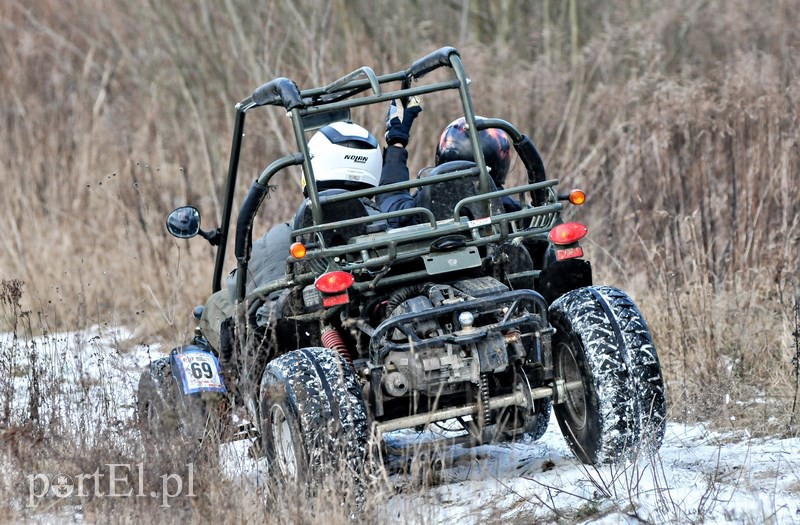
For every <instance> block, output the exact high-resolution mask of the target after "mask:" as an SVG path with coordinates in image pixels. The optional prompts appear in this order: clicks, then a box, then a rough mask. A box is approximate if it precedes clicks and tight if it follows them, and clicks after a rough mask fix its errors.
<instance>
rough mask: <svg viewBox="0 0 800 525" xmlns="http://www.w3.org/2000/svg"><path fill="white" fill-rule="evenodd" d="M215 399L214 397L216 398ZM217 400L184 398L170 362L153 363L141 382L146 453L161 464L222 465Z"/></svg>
mask: <svg viewBox="0 0 800 525" xmlns="http://www.w3.org/2000/svg"><path fill="white" fill-rule="evenodd" d="M212 397H213V396H212ZM218 405H219V402H218V400H216V398H213V399H208V398H205V399H204V398H203V397H202V396H201V394H191V395H188V396H185V395H183V392H182V391H181V387H180V385H179V384H178V381H177V380H176V379H175V378H174V377H173V375H172V367H171V366H170V358H169V357H163V358H161V359H157V360H155V361H153V362H151V363H150V366H149V367H148V368H147V369H146V370H145V371H144V372H142V375H141V377H140V378H139V388H138V400H137V420H138V425H139V433H140V436H141V438H142V443H143V445H144V448H145V453H146V454H147V455H148V456H150V457H155V458H158V459H159V460H162V461H164V460H174V461H178V462H183V463H195V462H197V464H198V465H203V466H216V465H218V464H219V432H220V418H219V414H218V413H217V410H216V408H215V407H217V406H218Z"/></svg>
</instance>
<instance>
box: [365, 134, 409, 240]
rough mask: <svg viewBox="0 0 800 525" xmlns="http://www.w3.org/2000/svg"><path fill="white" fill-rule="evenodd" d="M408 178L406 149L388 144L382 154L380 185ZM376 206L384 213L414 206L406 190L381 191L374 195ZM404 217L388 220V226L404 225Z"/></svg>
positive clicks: (405, 222)
mask: <svg viewBox="0 0 800 525" xmlns="http://www.w3.org/2000/svg"><path fill="white" fill-rule="evenodd" d="M408 179H409V173H408V150H407V149H406V148H404V147H402V146H400V145H394V146H389V147H388V148H386V151H385V153H384V156H383V170H382V171H381V181H380V185H381V186H385V185H387V184H393V183H395V182H405V181H407V180H408ZM375 202H376V203H377V204H378V208H380V210H381V211H382V212H384V213H388V212H391V211H398V210H405V209H407V208H413V207H414V199H413V197H411V194H410V193H409V192H408V190H398V191H393V192H390V193H381V194H380V195H377V196H375ZM403 219H406V218H405V217H398V218H394V219H390V220H389V226H391V227H392V228H397V227H399V226H405V225H406V224H407V221H405V220H403Z"/></svg>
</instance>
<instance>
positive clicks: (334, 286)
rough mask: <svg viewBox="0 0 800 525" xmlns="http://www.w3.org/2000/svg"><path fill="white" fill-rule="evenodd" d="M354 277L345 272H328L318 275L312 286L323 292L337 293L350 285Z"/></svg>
mask: <svg viewBox="0 0 800 525" xmlns="http://www.w3.org/2000/svg"><path fill="white" fill-rule="evenodd" d="M354 282H355V279H354V278H353V276H352V275H350V274H349V273H347V272H328V273H326V274H323V275H320V276H319V278H318V279H317V281H316V282H315V283H314V287H315V288H316V289H317V290H319V291H320V292H322V293H324V294H338V293H341V292H343V291H345V290H347V289H348V288H350V287H351V286H353V283H354Z"/></svg>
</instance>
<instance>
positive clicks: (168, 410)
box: [139, 47, 666, 481]
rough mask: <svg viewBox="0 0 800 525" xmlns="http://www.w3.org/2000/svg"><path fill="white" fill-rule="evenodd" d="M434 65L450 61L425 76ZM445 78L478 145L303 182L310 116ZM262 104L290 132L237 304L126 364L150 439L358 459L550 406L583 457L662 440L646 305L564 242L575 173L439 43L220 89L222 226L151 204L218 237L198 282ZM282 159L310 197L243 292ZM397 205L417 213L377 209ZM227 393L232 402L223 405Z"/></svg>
mask: <svg viewBox="0 0 800 525" xmlns="http://www.w3.org/2000/svg"><path fill="white" fill-rule="evenodd" d="M440 68H441V69H443V70H444V71H450V72H452V74H450V75H447V76H448V77H449V78H447V79H445V80H442V81H435V82H434V81H430V80H428V81H427V82H423V81H422V79H423V77H425V76H426V75H427V74H429V73H431V72H432V71H434V70H436V69H440ZM436 76H444V75H442V73H438V74H437V75H436ZM428 78H431V77H428ZM390 87H391V88H392V89H391V90H387V88H390ZM447 90H452V91H453V92H455V93H457V94H458V96H459V98H460V103H461V107H462V109H463V115H464V117H465V119H466V122H467V124H468V130H469V134H470V140H471V142H472V144H473V146H475V147H474V148H473V151H476V152H478V154H477V155H476V157H475V159H474V163H472V162H455V163H445V164H442V165H440V166H437V167H436V168H435V169H433V170H432V171H431V172H430V173H427V176H425V177H423V178H417V179H414V180H410V181H408V182H401V183H394V184H391V185H386V186H379V187H377V188H370V189H364V190H358V191H349V192H347V191H342V190H325V191H317V189H316V187H315V184H314V177H313V172H312V168H311V163H310V161H309V153H308V144H307V133H308V132H309V131H311V130H314V129H316V128H319V127H320V126H322V125H324V124H326V123H331V122H335V121H337V120H344V119H347V118H348V116H349V114H350V109H351V108H355V107H358V106H364V105H368V104H386V103H388V102H389V101H392V100H400V101H403V100H407V99H408V97H411V96H419V95H425V94H430V93H433V92H438V91H447ZM261 106H278V107H279V108H282V109H283V110H285V111H286V112H288V116H289V118H290V121H291V125H292V128H293V132H294V139H295V141H296V145H297V150H296V151H293V152H290V153H289V154H288V155H287V156H285V157H283V158H280V159H278V160H275V161H274V162H272V164H270V165H269V166H268V167H267V168H266V169H265V170H264V171H263V173H261V175H260V176H259V177H258V179H257V180H256V181H255V182H254V183H253V185H252V187H251V188H250V190H249V192H248V193H247V195H246V197H245V198H244V200H243V202H242V204H241V207H240V209H239V211H238V215H237V216H236V229H235V230H234V232H235V256H236V260H237V273H236V275H237V282H236V290H235V294H234V297H231V301H232V304H233V305H235V306H234V307H232V309H231V314H232V315H231V318H230V319H229V320H228V321H227V322H224V323H222V327H223V333H222V336H221V337H220V334H210V333H203V330H201V329H199V328H198V330H197V333H196V336H195V337H194V339H193V340H192V341H191V342H190V343H189V344H187V345H185V346H183V347H180V348H176V349H175V350H173V351H172V353H171V355H170V356H169V357H167V358H164V359H161V360H158V361H155V362H153V363H152V364H151V366H150V368H149V369H148V370H146V371H145V372H144V373H143V375H142V378H141V382H140V386H139V416H140V422H141V426H142V431H143V436H144V438H145V439H146V440H147V441H148V442H149V443H150V444H151V445H156V446H157V440H159V439H167V438H169V439H174V440H178V442H179V443H180V444H181V445H182V446H183V447H184V448H185V450H202V449H203V448H204V447H205V448H206V450H209V449H210V450H211V451H212V452H211V455H213V454H214V447H216V446H218V443H219V442H220V441H226V440H232V439H238V438H243V437H250V438H255V444H256V446H254V447H253V449H252V450H253V454H255V455H261V456H265V457H266V458H267V459H268V461H269V464H270V472H271V473H273V474H274V476H275V477H276V478H282V479H286V478H288V479H295V480H298V481H300V480H304V479H308V478H309V477H310V476H311V475H313V474H314V473H316V472H319V471H320V469H322V467H323V466H324V465H325V464H332V463H333V462H334V460H337V459H343V460H345V463H343V464H345V465H347V466H348V468H350V469H352V472H356V473H357V472H359V471H360V469H361V465H362V464H363V462H364V460H365V457H366V455H367V452H368V450H369V448H370V446H369V444H370V443H372V444H377V446H378V447H384V450H385V447H387V446H388V445H387V441H386V440H385V439H382V438H383V437H384V436H385V435H387V433H390V432H393V431H398V430H400V429H423V428H426V427H428V426H429V425H433V424H441V423H442V422H445V421H447V422H448V426H447V428H449V429H451V430H452V429H453V428H454V425H455V427H456V428H458V429H460V430H461V433H460V434H455V435H454V434H453V433H452V432H451V433H446V432H445V433H442V435H443V436H448V437H446V439H449V440H450V441H460V442H466V443H469V444H479V443H487V442H491V441H497V440H513V439H517V438H519V437H522V436H527V437H528V438H529V439H537V438H539V437H541V436H542V435H543V433H544V432H545V429H546V428H547V426H548V421H549V418H550V412H551V408H552V410H553V411H554V412H555V416H556V418H557V420H558V423H559V425H560V427H561V430H562V432H563V434H564V437H565V438H566V440H567V441H568V443H569V446H570V447H571V449H572V451H573V452H574V453H575V455H576V456H577V457H578V458H579V459H580V460H582V461H583V462H586V463H594V464H600V463H609V462H615V461H617V460H619V459H621V458H624V457H626V456H628V455H629V453H631V452H636V451H638V450H641V448H642V446H645V445H646V446H648V447H657V446H658V445H659V444H660V442H661V440H662V437H663V434H664V428H665V413H666V404H665V394H664V383H663V379H662V374H661V369H660V365H659V360H658V357H657V355H656V349H655V347H654V345H653V340H652V337H651V335H650V332H649V330H648V327H647V324H646V323H645V320H644V318H643V317H642V314H641V313H640V312H639V310H638V308H637V307H636V305H635V304H634V303H633V301H632V300H631V299H630V298H629V297H628V296H627V295H626V294H625V293H624V292H622V291H620V290H617V289H614V288H611V287H607V286H594V285H593V284H592V276H591V266H590V264H589V262H588V261H586V260H584V259H583V258H582V256H583V250H582V248H581V246H580V244H579V241H580V240H581V238H582V237H583V236H584V235H585V234H586V228H585V227H584V226H583V225H582V224H579V223H574V222H567V223H564V222H563V221H562V218H561V213H562V210H563V209H564V207H565V206H567V205H569V204H570V203H571V204H581V203H582V202H583V199H584V195H583V193H582V192H580V191H573V192H570V193H569V194H560V193H558V192H557V191H556V186H557V184H558V181H557V180H554V179H549V180H548V179H547V178H546V176H545V174H544V170H543V166H541V163H540V158H539V156H538V153H536V151H535V148H534V146H533V143H532V142H531V141H530V139H529V138H528V137H527V136H525V135H524V134H522V133H521V132H520V131H518V130H517V128H515V127H514V126H513V125H512V124H510V123H508V122H506V121H504V120H499V119H482V120H479V121H476V118H475V113H474V111H473V105H472V101H471V97H470V91H469V81H468V79H467V76H466V74H465V71H464V68H463V65H462V61H461V58H460V55H459V53H458V52H457V51H456V50H455V49H453V48H450V47H446V48H442V49H439V50H437V51H435V52H434V53H431V54H430V55H428V56H425V57H423V58H422V59H420V60H418V61H416V62H415V63H414V64H412V65H411V67H409V68H408V69H406V70H403V71H399V72H395V73H390V74H385V75H376V74H375V72H374V71H373V70H372V69H370V68H369V67H362V68H360V69H358V70H356V71H353V72H352V73H350V74H347V75H345V76H343V77H342V78H340V79H338V80H336V81H335V82H332V83H331V84H329V85H326V86H323V87H317V88H311V89H303V90H301V89H299V88H298V87H297V85H296V84H295V83H294V82H293V81H291V80H288V79H286V78H277V79H275V80H272V81H270V82H268V83H266V84H264V85H262V86H261V87H259V88H258V89H256V90H255V91H254V92H253V94H252V95H251V96H250V97H247V98H246V99H244V100H243V101H241V102H240V103H239V104H237V105H236V121H235V127H234V135H233V144H232V151H231V158H230V166H229V172H228V179H227V190H226V195H225V200H224V203H225V206H224V213H223V217H222V224H221V226H220V227H219V228H217V229H215V230H211V231H203V230H201V229H200V215H199V212H197V210H196V209H195V208H192V207H182V208H179V209H177V210H175V211H174V212H173V213H172V214H171V215H170V217H169V218H168V220H167V225H168V229H169V230H170V232H171V233H172V234H173V235H175V236H177V237H181V238H188V237H192V236H194V235H196V234H198V233H200V234H201V235H202V236H203V237H205V238H206V239H208V240H210V241H211V242H212V244H214V245H217V246H218V251H217V256H216V267H215V272H214V277H213V290H214V292H217V293H222V294H224V293H226V291H225V290H223V285H222V277H223V271H224V268H223V266H224V262H225V250H226V246H227V244H228V240H229V234H230V232H231V225H230V222H231V218H232V216H233V209H232V208H233V202H234V191H235V188H236V180H237V170H238V162H239V153H240V148H241V145H242V137H243V134H244V123H245V115H246V114H247V113H248V112H250V111H251V110H253V109H256V108H259V107H261ZM491 127H495V128H499V129H502V130H503V131H505V132H506V133H507V134H508V135H509V136H510V137H511V139H512V140H513V144H514V147H515V149H516V152H517V154H518V157H519V159H521V161H522V163H523V164H524V165H525V168H526V171H527V175H528V181H527V184H524V185H522V186H518V187H514V188H509V189H503V190H498V189H497V188H496V187H495V186H494V184H493V183H492V180H491V178H490V176H489V173H488V170H487V167H486V164H485V161H484V158H483V156H482V154H480V151H481V148H480V147H478V146H477V145H478V144H479V143H478V132H479V130H481V129H485V128H491ZM292 166H301V167H302V171H303V174H304V175H303V176H304V177H305V186H306V188H307V191H308V198H307V199H306V200H305V202H304V203H303V204H302V206H301V209H300V210H299V211H298V213H297V216H296V218H295V221H294V224H293V227H294V229H293V232H292V238H293V240H294V241H295V244H293V245H292V246H291V251H290V253H287V254H286V272H285V275H284V277H282V278H280V279H277V280H274V281H271V282H269V283H266V284H263V285H261V286H259V287H257V288H256V289H254V290H252V291H251V292H249V293H246V286H245V276H246V275H247V274H248V264H249V262H250V261H249V257H250V249H251V245H252V235H253V233H252V232H253V223H254V218H255V217H256V213H257V212H258V210H259V208H260V206H261V205H262V204H263V203H267V204H268V203H269V202H270V201H269V200H265V197H266V196H267V195H268V192H269V191H270V186H271V185H275V184H277V183H278V182H277V181H278V180H279V179H280V177H277V176H278V175H282V174H284V173H287V172H289V171H290V170H287V168H289V167H292ZM409 189H410V190H415V191H417V192H426V193H425V199H423V200H422V201H421V202H425V203H426V206H420V207H416V208H413V209H411V210H404V211H402V212H391V213H378V214H376V213H375V212H374V210H372V211H370V210H368V209H367V208H368V206H365V205H364V199H371V198H374V197H375V195H377V194H378V193H382V192H390V191H398V190H409ZM507 195H513V196H514V197H516V198H519V199H520V201H521V210H520V211H513V212H506V211H505V210H504V208H503V206H502V205H501V203H500V199H501V197H503V196H507ZM401 214H411V215H416V216H418V217H419V218H420V221H419V224H415V225H412V226H406V227H401V228H388V227H387V221H388V220H389V219H392V218H395V217H398V216H399V215H401ZM220 290H222V291H220ZM195 316H196V317H197V318H198V319H201V318H202V316H203V308H202V307H198V308H197V309H196V311H195ZM209 341H215V342H216V341H220V342H219V343H218V344H216V346H218V347H215V345H212V344H211V343H209ZM220 362H222V368H221V369H220ZM221 370H222V372H221ZM237 407H238V410H239V412H240V413H241V412H244V411H246V413H247V414H248V416H247V417H246V418H239V420H238V423H237V424H234V423H233V421H232V419H231V415H230V414H233V413H236V410H237ZM373 438H375V439H373ZM393 452H398V451H396V450H395V451H393Z"/></svg>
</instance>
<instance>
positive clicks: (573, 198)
mask: <svg viewBox="0 0 800 525" xmlns="http://www.w3.org/2000/svg"><path fill="white" fill-rule="evenodd" d="M569 202H570V203H571V204H574V205H576V206H580V205H581V204H583V203H584V202H586V194H585V193H583V190H572V191H571V192H569Z"/></svg>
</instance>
